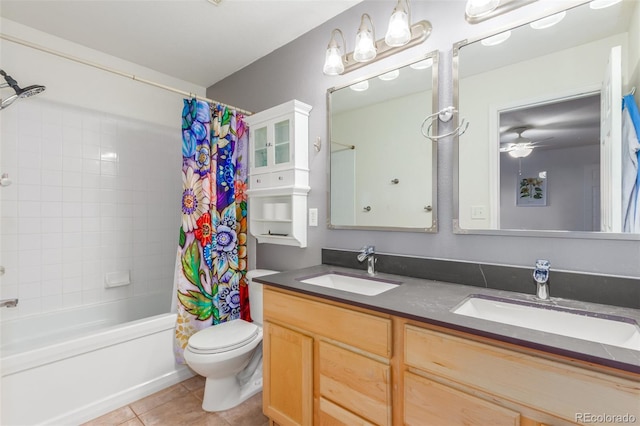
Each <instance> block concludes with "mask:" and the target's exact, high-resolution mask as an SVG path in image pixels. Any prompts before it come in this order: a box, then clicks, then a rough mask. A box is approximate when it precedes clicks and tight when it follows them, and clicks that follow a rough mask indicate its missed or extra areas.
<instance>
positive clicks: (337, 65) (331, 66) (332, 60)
mask: <svg viewBox="0 0 640 426" xmlns="http://www.w3.org/2000/svg"><path fill="white" fill-rule="evenodd" d="M322 72H324V73H325V74H326V75H339V74H342V73H343V72H344V63H343V62H342V55H341V54H340V49H338V48H337V47H329V48H327V53H326V55H325V59H324V67H323V68H322Z"/></svg>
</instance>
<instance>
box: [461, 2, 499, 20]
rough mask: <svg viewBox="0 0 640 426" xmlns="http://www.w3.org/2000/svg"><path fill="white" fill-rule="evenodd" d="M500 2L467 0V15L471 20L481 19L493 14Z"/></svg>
mask: <svg viewBox="0 0 640 426" xmlns="http://www.w3.org/2000/svg"><path fill="white" fill-rule="evenodd" d="M498 5H500V0H467V5H466V7H465V13H466V14H467V16H468V17H469V18H479V17H481V16H485V15H487V14H489V13H491V12H493V11H494V10H495V9H496V8H497V7H498Z"/></svg>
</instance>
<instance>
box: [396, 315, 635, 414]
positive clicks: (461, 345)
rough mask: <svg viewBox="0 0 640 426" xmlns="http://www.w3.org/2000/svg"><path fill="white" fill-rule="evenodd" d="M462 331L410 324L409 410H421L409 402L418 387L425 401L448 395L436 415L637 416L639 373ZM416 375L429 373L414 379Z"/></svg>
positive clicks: (406, 351)
mask: <svg viewBox="0 0 640 426" xmlns="http://www.w3.org/2000/svg"><path fill="white" fill-rule="evenodd" d="M457 334H458V333H455V332H451V334H450V333H449V332H443V331H441V330H438V331H437V330H433V329H429V328H423V327H418V326H415V325H406V326H405V336H404V358H405V360H404V363H405V369H406V371H405V403H406V404H408V405H405V410H406V411H405V415H409V414H411V413H414V412H415V411H416V409H415V407H414V406H413V405H412V404H411V403H410V402H408V401H409V400H411V399H410V398H409V397H410V396H412V395H413V394H415V393H416V391H415V390H414V389H413V388H414V387H417V386H418V385H419V384H420V385H421V387H422V389H423V392H422V393H423V394H424V398H425V399H424V401H426V400H427V399H428V398H429V397H433V395H434V394H439V395H440V397H442V395H447V398H446V399H447V401H448V404H447V405H446V406H442V407H441V408H442V412H440V413H438V414H439V415H447V416H451V415H454V416H459V417H460V416H467V415H469V414H470V412H471V410H470V408H469V407H471V406H473V407H474V409H473V411H474V415H475V413H483V414H482V415H485V414H487V413H489V414H491V412H492V411H493V414H499V413H500V410H498V411H496V410H494V409H493V408H499V409H502V408H508V410H510V411H512V412H515V413H520V414H522V416H521V417H520V418H518V417H517V416H516V417H513V421H514V422H515V423H511V419H510V418H509V416H507V417H506V418H504V419H503V422H502V423H499V422H498V421H497V420H496V421H495V423H494V422H491V424H516V425H523V426H530V425H545V424H574V423H581V422H580V415H581V414H589V413H600V414H604V413H608V414H610V415H616V414H618V415H625V414H627V415H630V416H634V417H635V418H636V419H640V385H639V382H638V380H637V378H636V379H635V380H633V379H626V378H623V377H616V376H613V375H610V374H606V373H603V372H601V371H596V370H594V369H591V368H585V367H582V366H580V365H578V364H579V363H578V362H575V360H569V359H566V360H565V361H566V362H560V361H559V360H554V359H548V358H546V357H541V356H536V355H534V354H530V353H526V352H530V351H526V350H524V351H516V350H512V349H510V348H507V347H501V346H499V345H494V344H492V343H493V342H491V341H488V340H486V339H482V340H486V342H484V341H477V340H475V339H469V338H466V337H464V336H462V335H457ZM414 372H415V373H419V374H420V375H422V376H424V377H423V378H416V377H414V376H412V375H411V373H414ZM427 382H429V383H427ZM427 385H428V386H427ZM436 389H437V390H436ZM461 391H462V392H461ZM407 392H411V393H409V394H408V393H407ZM414 405H415V404H414ZM483 407H484V408H483ZM481 408H482V409H481ZM487 410H488V411H487ZM451 413H455V414H451ZM493 414H491V415H493ZM504 422H508V423H504ZM452 424H466V423H464V422H452ZM478 424H483V423H482V422H481V423H478ZM485 424H487V423H485Z"/></svg>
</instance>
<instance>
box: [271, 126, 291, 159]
mask: <svg viewBox="0 0 640 426" xmlns="http://www.w3.org/2000/svg"><path fill="white" fill-rule="evenodd" d="M289 127H290V125H289V120H288V119H287V120H284V121H280V122H277V123H275V124H274V143H275V164H284V163H288V162H289V160H290V146H291V140H290V131H289Z"/></svg>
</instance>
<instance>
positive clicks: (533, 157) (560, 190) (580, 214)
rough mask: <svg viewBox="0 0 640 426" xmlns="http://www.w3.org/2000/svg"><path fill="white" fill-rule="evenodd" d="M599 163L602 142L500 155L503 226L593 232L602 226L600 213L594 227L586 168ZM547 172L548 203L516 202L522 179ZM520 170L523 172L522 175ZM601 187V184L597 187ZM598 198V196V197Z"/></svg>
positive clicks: (590, 191)
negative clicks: (519, 155)
mask: <svg viewBox="0 0 640 426" xmlns="http://www.w3.org/2000/svg"><path fill="white" fill-rule="evenodd" d="M599 165H600V145H587V146H578V147H573V148H566V149H549V150H545V149H542V148H536V149H534V150H533V152H532V153H531V154H529V156H527V157H524V158H522V159H520V161H518V159H516V158H513V157H511V156H509V154H508V153H506V152H505V153H502V154H500V228H502V229H542V230H544V229H553V230H565V231H593V230H598V229H600V221H599V216H598V217H596V218H595V219H598V221H597V222H596V225H597V227H594V226H593V225H594V224H593V222H594V218H593V217H592V216H593V210H594V207H593V206H592V204H596V205H598V206H599V202H598V200H597V199H596V200H594V195H593V192H594V191H593V190H592V189H593V188H591V186H590V184H591V183H592V181H591V180H587V179H585V178H586V177H587V175H586V172H587V170H585V168H586V167H589V168H596V170H598V167H599ZM541 171H546V172H547V205H546V206H535V207H523V206H518V205H517V204H516V199H517V194H518V191H519V190H520V186H519V182H520V179H521V178H528V177H536V176H538V173H539V172H541ZM520 172H521V174H520ZM598 189H599V186H598ZM595 198H597V197H595Z"/></svg>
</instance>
